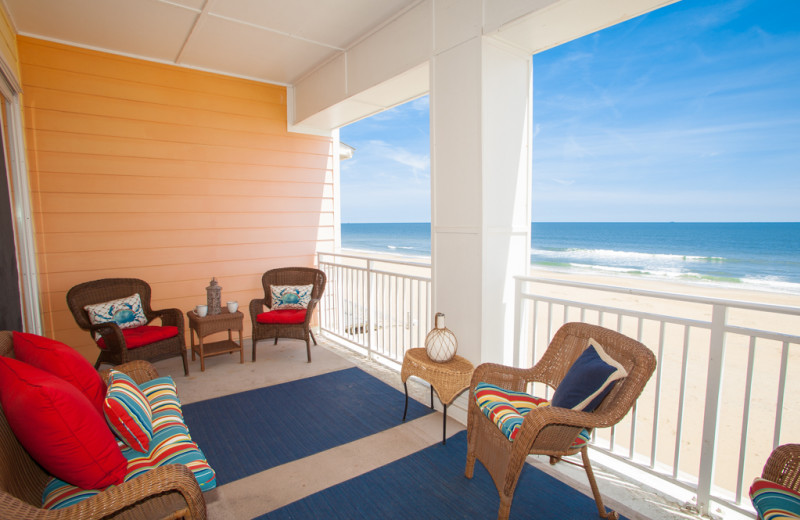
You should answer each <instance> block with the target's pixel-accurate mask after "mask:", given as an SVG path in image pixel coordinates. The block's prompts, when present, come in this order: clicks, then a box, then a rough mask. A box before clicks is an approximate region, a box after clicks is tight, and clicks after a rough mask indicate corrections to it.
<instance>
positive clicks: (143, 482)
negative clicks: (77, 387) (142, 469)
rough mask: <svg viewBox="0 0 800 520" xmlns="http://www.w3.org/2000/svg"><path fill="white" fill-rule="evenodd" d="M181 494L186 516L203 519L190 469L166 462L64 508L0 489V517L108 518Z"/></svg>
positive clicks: (42, 519) (43, 519)
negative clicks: (46, 505) (39, 503)
mask: <svg viewBox="0 0 800 520" xmlns="http://www.w3.org/2000/svg"><path fill="white" fill-rule="evenodd" d="M172 491H175V492H178V493H180V494H181V495H182V496H183V498H184V500H185V501H186V504H187V508H188V510H189V518H191V519H198V520H204V519H205V518H206V503H205V499H204V498H203V492H202V491H201V490H200V486H199V485H198V484H197V480H196V479H195V478H194V474H192V471H191V470H190V469H189V468H187V467H186V466H184V465H182V464H168V465H165V466H161V467H158V468H155V469H152V470H150V471H148V472H146V473H144V474H142V475H140V476H138V477H136V478H134V479H132V480H129V481H128V482H123V483H122V484H120V485H119V486H112V487H110V488H108V489H106V490H105V491H103V492H101V493H99V494H97V495H95V496H93V497H90V498H87V499H86V500H83V501H81V502H79V503H77V504H75V505H73V506H69V507H65V508H63V509H54V510H48V509H41V508H37V507H34V506H31V505H30V504H28V503H26V502H23V501H21V500H19V499H17V498H15V497H13V496H12V495H10V494H8V493H5V492H0V518H2V519H4V520H5V519H12V518H29V519H34V520H73V519H87V520H88V519H101V518H107V517H110V516H112V515H114V514H115V513H118V512H120V511H122V510H123V509H126V508H130V507H131V506H136V504H137V503H139V502H143V501H145V500H147V499H148V498H151V497H156V496H158V495H161V494H163V493H168V492H172Z"/></svg>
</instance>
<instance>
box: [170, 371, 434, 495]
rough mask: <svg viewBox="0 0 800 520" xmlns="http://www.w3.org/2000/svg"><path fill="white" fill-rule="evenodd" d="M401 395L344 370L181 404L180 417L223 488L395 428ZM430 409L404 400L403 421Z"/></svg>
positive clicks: (399, 417) (399, 416)
mask: <svg viewBox="0 0 800 520" xmlns="http://www.w3.org/2000/svg"><path fill="white" fill-rule="evenodd" d="M398 377H399V376H398ZM404 399H405V396H404V394H403V392H400V391H398V390H396V389H394V388H392V387H391V386H389V385H387V384H386V383H384V382H383V381H381V380H379V379H377V378H375V377H372V376H371V375H369V374H367V373H366V372H364V371H363V370H360V369H358V368H348V369H345V370H339V371H336V372H331V373H328V374H323V375H319V376H314V377H309V378H306V379H300V380H297V381H291V382H288V383H283V384H279V385H274V386H268V387H265V388H258V389H255V390H249V391H247V392H241V393H238V394H233V395H228V396H223V397H218V398H215V399H209V400H207V401H200V402H197V403H191V404H187V405H185V406H183V415H184V418H185V419H186V424H188V425H189V431H190V432H191V435H192V440H194V441H195V442H196V443H197V444H198V445H199V446H200V449H202V450H203V453H205V454H206V457H207V458H208V462H209V464H211V467H212V468H214V470H215V471H216V472H217V485H220V486H221V485H223V484H227V483H229V482H233V481H234V480H238V479H240V478H243V477H246V476H248V475H253V474H255V473H258V472H260V471H264V470H266V469H269V468H272V467H274V466H279V465H281V464H285V463H287V462H291V461H293V460H297V459H300V458H303V457H306V456H308V455H312V454H314V453H319V452H321V451H325V450H327V449H330V448H333V447H335V446H339V445H341V444H346V443H348V442H352V441H354V440H357V439H361V438H363V437H367V436H369V435H372V434H375V433H378V432H380V431H383V430H386V429H388V428H393V427H395V426H398V425H399V424H401V421H402V418H403V404H404ZM428 413H431V409H430V408H428V407H427V406H424V405H422V404H420V403H419V402H417V401H415V400H414V399H409V402H408V416H407V417H406V421H410V420H414V419H416V418H418V417H421V416H423V415H425V414H428Z"/></svg>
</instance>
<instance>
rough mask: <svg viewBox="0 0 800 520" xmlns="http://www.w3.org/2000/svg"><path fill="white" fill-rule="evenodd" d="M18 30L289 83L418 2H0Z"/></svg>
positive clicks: (292, 0) (76, 0) (168, 61)
mask: <svg viewBox="0 0 800 520" xmlns="http://www.w3.org/2000/svg"><path fill="white" fill-rule="evenodd" d="M2 1H3V3H4V4H5V6H6V10H7V12H8V14H9V16H10V17H11V21H12V23H13V24H14V28H15V29H16V30H17V32H18V33H20V34H23V35H27V36H33V37H38V38H45V39H49V40H55V41H60V42H65V43H70V44H73V45H78V46H82V47H88V48H92V49H98V50H104V51H108V52H113V53H117V54H124V55H129V56H135V57H139V58H144V59H149V60H155V61H159V62H166V63H173V64H177V65H183V66H187V67H193V68H199V69H203V70H209V71H214V72H219V73H222V74H228V75H232V76H241V77H246V78H252V79H256V80H260V81H266V82H269V83H277V84H282V85H290V84H293V83H294V82H295V81H296V80H298V79H299V78H301V77H303V76H304V75H305V74H307V73H309V72H310V71H312V70H314V69H315V68H317V67H318V66H319V65H321V64H323V63H325V62H327V61H328V60H330V59H331V58H332V57H333V56H335V55H337V54H338V53H340V52H341V51H343V50H345V49H347V48H349V47H350V46H352V45H353V44H355V43H356V42H358V41H359V40H361V39H362V38H364V37H365V36H367V35H369V34H370V33H372V32H373V31H374V30H376V29H378V28H380V27H381V26H382V25H384V24H385V23H386V22H388V21H389V20H392V19H393V18H395V17H396V16H397V15H399V14H401V13H403V12H405V11H406V10H407V9H408V8H410V7H411V6H413V5H415V4H417V3H418V2H419V0H2Z"/></svg>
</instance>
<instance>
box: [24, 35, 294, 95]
mask: <svg viewBox="0 0 800 520" xmlns="http://www.w3.org/2000/svg"><path fill="white" fill-rule="evenodd" d="M17 35H18V36H27V37H29V38H35V39H37V40H42V41H46V42H52V43H58V44H61V45H68V46H70V47H76V48H78V49H86V50H89V51H96V52H104V53H106V54H111V55H112V56H123V57H125V58H133V59H135V60H142V61H149V62H150V63H160V64H162V65H171V66H173V67H180V68H183V69H190V70H197V71H200V72H208V73H210V74H217V75H219V76H226V77H229V78H239V79H246V80H250V81H256V82H258V83H265V84H267V85H278V86H280V87H287V86H289V83H282V82H280V81H267V80H265V79H264V78H256V77H254V76H246V75H244V74H234V73H232V72H223V71H221V70H215V69H209V68H205V67H197V66H195V65H185V64H183V63H175V62H174V61H170V60H164V59H160V58H151V57H149V56H142V55H141V54H133V53H131V52H120V51H115V50H111V49H106V48H104V47H97V46H94V45H84V44H81V43H75V42H71V41H67V40H60V39H58V38H50V37H48V36H44V35H41V34H34V33H29V32H19V33H17Z"/></svg>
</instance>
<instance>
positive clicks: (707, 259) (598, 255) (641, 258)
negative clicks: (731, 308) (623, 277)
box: [530, 248, 732, 263]
mask: <svg viewBox="0 0 800 520" xmlns="http://www.w3.org/2000/svg"><path fill="white" fill-rule="evenodd" d="M530 253H531V255H533V256H545V257H557V258H559V257H560V258H570V259H591V260H605V261H615V262H634V263H635V262H638V263H642V262H654V261H656V262H704V263H726V262H730V261H732V260H730V259H728V258H725V257H721V256H697V255H678V254H673V253H642V252H638V251H620V250H615V249H579V248H552V249H548V248H545V249H531V250H530Z"/></svg>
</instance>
